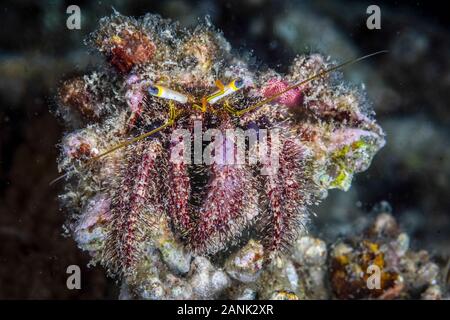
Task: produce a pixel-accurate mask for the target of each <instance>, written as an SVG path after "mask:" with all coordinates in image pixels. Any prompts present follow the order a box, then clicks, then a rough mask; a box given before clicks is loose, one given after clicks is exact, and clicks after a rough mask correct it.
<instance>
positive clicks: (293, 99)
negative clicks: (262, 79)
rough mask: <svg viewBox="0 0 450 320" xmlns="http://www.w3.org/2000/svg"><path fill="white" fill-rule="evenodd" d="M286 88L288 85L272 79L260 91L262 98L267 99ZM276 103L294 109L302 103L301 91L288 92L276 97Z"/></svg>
mask: <svg viewBox="0 0 450 320" xmlns="http://www.w3.org/2000/svg"><path fill="white" fill-rule="evenodd" d="M288 86H289V84H288V83H287V82H286V81H284V80H280V79H277V78H272V79H270V80H269V81H268V82H267V84H266V85H265V87H264V88H263V89H262V93H263V96H264V97H266V98H268V97H271V96H273V95H275V94H278V93H280V92H281V91H283V90H286V88H287V87H288ZM276 101H277V102H279V103H281V104H284V105H285V106H288V107H295V106H297V105H299V104H301V102H302V91H301V89H300V88H295V89H292V90H289V91H287V92H286V93H283V94H282V95H281V96H280V97H278V98H277V99H276Z"/></svg>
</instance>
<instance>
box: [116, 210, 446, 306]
mask: <svg viewBox="0 0 450 320" xmlns="http://www.w3.org/2000/svg"><path fill="white" fill-rule="evenodd" d="M146 260H147V261H148V262H147V263H146V264H144V266H143V268H145V269H146V271H145V272H143V273H142V274H145V280H144V281H142V282H140V283H139V285H137V286H133V287H130V286H128V285H127V284H125V283H124V284H123V285H122V287H121V291H120V296H119V298H120V299H236V300H253V299H275V300H299V299H331V298H333V299H426V300H438V299H448V298H450V295H449V292H448V277H449V265H448V263H447V265H445V263H444V264H442V262H441V263H439V262H436V261H434V260H433V258H432V257H431V256H430V254H429V253H428V252H427V251H425V250H415V249H413V248H411V247H410V238H409V236H408V235H407V234H406V233H405V232H403V231H402V230H401V228H399V226H398V224H397V222H396V221H395V219H394V218H393V216H392V215H390V214H389V213H380V214H378V215H377V216H375V217H374V219H373V220H372V221H371V222H370V224H369V225H367V226H365V229H364V231H363V232H362V233H358V234H353V235H348V236H347V237H344V238H340V239H338V240H336V241H335V242H334V243H326V242H325V241H324V240H322V239H320V238H316V237H313V236H302V237H300V238H298V239H297V241H296V242H295V244H294V245H293V247H292V250H291V252H290V253H289V254H287V255H284V256H282V257H279V258H277V259H276V260H275V261H272V263H270V265H266V264H265V262H264V249H263V246H262V245H261V243H259V242H258V241H254V240H249V241H248V243H247V244H246V245H245V246H244V247H242V248H241V249H239V250H237V251H235V252H232V253H231V254H227V257H226V258H224V259H222V260H221V261H217V260H216V261H214V260H210V259H208V258H206V257H202V256H192V255H191V254H189V253H187V252H186V251H184V250H183V248H182V247H180V246H177V245H175V242H174V241H170V240H165V241H164V242H163V243H162V244H161V246H160V247H159V248H154V247H149V248H148V254H147V257H146ZM376 268H378V269H377V270H376V271H375V269H376ZM376 272H378V273H376ZM378 276H379V277H378ZM376 277H377V279H376V280H375V278H376ZM377 281H378V282H377Z"/></svg>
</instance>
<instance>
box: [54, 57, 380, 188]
mask: <svg viewBox="0 0 450 320" xmlns="http://www.w3.org/2000/svg"><path fill="white" fill-rule="evenodd" d="M387 52H388V51H387V50H381V51H377V52H373V53H370V54H367V55H365V56H362V57H359V58H356V59H351V60H348V61H346V62H344V63H341V64H339V65H336V66H334V67H331V68H329V69H325V70H323V71H321V72H319V73H317V74H315V75H313V76H311V77H309V78H307V79H305V80H302V81H300V82H298V83H295V84H293V85H291V86H289V87H287V88H286V89H284V90H282V91H280V92H278V93H276V94H274V95H272V96H270V97H268V98H266V99H264V100H261V101H259V102H258V103H256V104H254V105H252V106H250V107H248V108H245V109H242V110H237V111H236V113H235V114H236V115H237V116H241V115H243V114H245V113H247V112H250V111H253V110H255V109H258V108H260V107H262V106H263V105H265V104H267V103H269V102H271V101H273V100H275V99H276V98H278V97H280V96H282V95H283V94H285V93H286V92H288V91H290V90H292V89H295V88H298V87H300V86H302V85H304V84H306V83H308V82H310V81H313V80H315V79H318V78H320V77H322V76H324V75H326V74H328V73H330V72H333V71H335V70H338V69H341V68H343V67H346V66H349V65H352V64H354V63H357V62H359V61H362V60H365V59H368V58H370V57H373V56H376V55H379V54H382V53H387ZM176 116H177V114H176V110H175V109H174V108H173V106H171V108H170V111H169V119H171V120H170V121H168V122H166V123H165V124H163V125H162V126H160V127H158V128H156V129H153V130H152V131H149V132H146V133H144V134H141V135H139V136H137V137H134V138H132V139H129V140H126V141H124V142H121V143H119V144H117V145H116V146H114V147H113V148H111V149H109V150H107V151H105V152H103V153H101V154H99V155H97V156H95V157H93V158H91V159H89V160H88V161H87V162H86V164H87V165H89V164H91V163H92V162H94V161H96V160H98V159H100V158H103V157H104V156H106V155H108V154H110V153H112V152H114V151H116V150H118V149H121V148H124V147H126V146H129V145H130V144H133V143H135V142H138V141H140V140H142V139H145V138H147V137H149V136H151V135H153V134H155V133H157V132H159V131H161V130H163V129H165V128H167V127H168V126H170V125H172V124H173V122H174V121H175V118H176ZM69 173H70V171H69V172H67V173H65V174H63V175H61V176H59V177H58V178H56V179H54V180H53V181H51V182H50V185H52V184H54V183H55V182H57V181H59V180H61V179H62V178H64V177H66V176H68V175H69Z"/></svg>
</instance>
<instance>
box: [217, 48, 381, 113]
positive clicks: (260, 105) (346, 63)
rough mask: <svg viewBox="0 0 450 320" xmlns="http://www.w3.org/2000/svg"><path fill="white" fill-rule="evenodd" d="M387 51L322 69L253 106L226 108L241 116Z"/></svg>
mask: <svg viewBox="0 0 450 320" xmlns="http://www.w3.org/2000/svg"><path fill="white" fill-rule="evenodd" d="M387 52H388V51H387V50H381V51H377V52H373V53H370V54H367V55H365V56H362V57H359V58H356V59H351V60H348V61H346V62H344V63H341V64H339V65H337V66H334V67H331V68H329V69H326V70H323V71H321V72H319V73H317V74H315V75H313V76H311V77H309V78H307V79H305V80H303V81H300V82H298V83H295V84H293V85H291V86H289V87H287V88H286V89H284V90H282V91H280V92H278V93H277V94H274V95H272V96H270V97H268V98H266V99H264V100H261V101H260V102H258V103H255V104H254V105H252V106H250V107H248V108H245V109H242V110H235V109H233V108H231V107H230V106H229V105H228V106H225V108H226V109H227V110H228V111H229V112H230V113H232V114H234V115H236V116H238V117H240V116H242V115H243V114H245V113H248V112H250V111H253V110H255V109H258V108H260V107H262V106H264V105H265V104H267V103H269V102H271V101H273V100H275V99H276V98H278V97H280V96H282V95H283V94H285V93H286V92H288V91H290V90H292V89H295V88H298V87H300V86H302V85H304V84H306V83H308V82H310V81H313V80H315V79H318V78H320V77H322V76H324V75H326V74H328V73H330V72H333V71H335V70H338V69H341V68H343V67H346V66H349V65H351V64H354V63H357V62H359V61H362V60H365V59H367V58H370V57H373V56H376V55H379V54H381V53H387Z"/></svg>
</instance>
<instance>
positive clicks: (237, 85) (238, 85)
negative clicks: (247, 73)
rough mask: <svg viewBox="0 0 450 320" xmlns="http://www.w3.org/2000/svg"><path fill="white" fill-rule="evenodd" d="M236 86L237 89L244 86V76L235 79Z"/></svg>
mask: <svg viewBox="0 0 450 320" xmlns="http://www.w3.org/2000/svg"><path fill="white" fill-rule="evenodd" d="M234 86H235V87H236V88H237V89H241V88H242V87H243V86H244V80H243V79H242V78H238V79H236V80H234Z"/></svg>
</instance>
